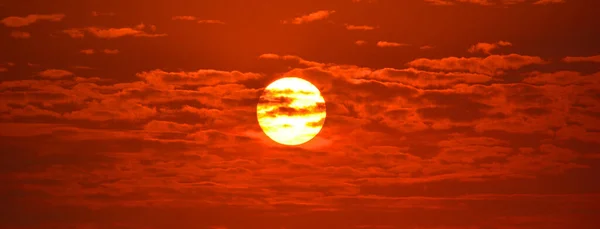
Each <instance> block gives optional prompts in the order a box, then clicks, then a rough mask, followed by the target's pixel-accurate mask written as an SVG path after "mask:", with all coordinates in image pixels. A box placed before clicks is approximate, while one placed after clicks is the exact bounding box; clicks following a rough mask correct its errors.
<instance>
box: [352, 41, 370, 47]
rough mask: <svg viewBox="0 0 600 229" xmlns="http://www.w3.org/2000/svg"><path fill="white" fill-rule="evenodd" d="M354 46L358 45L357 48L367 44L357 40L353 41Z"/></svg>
mask: <svg viewBox="0 0 600 229" xmlns="http://www.w3.org/2000/svg"><path fill="white" fill-rule="evenodd" d="M354 44H356V45H359V46H360V45H365V44H367V42H366V41H364V40H357V41H355V42H354Z"/></svg>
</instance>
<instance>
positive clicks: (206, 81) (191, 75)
mask: <svg viewBox="0 0 600 229" xmlns="http://www.w3.org/2000/svg"><path fill="white" fill-rule="evenodd" d="M137 77H139V78H141V79H143V80H144V81H146V82H148V83H149V84H152V85H155V86H157V87H160V88H163V87H164V88H179V87H190V86H192V87H193V86H195V87H199V86H208V85H218V84H223V83H234V82H237V81H242V80H249V79H256V78H259V77H260V74H256V73H243V72H239V71H232V72H228V71H218V70H210V69H208V70H199V71H196V72H166V71H163V70H152V71H146V72H141V73H138V74H137Z"/></svg>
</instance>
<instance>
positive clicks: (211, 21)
mask: <svg viewBox="0 0 600 229" xmlns="http://www.w3.org/2000/svg"><path fill="white" fill-rule="evenodd" d="M171 20H178V21H196V22H197V23H199V24H225V22H223V21H221V20H215V19H199V18H198V17H196V16H173V17H172V18H171Z"/></svg>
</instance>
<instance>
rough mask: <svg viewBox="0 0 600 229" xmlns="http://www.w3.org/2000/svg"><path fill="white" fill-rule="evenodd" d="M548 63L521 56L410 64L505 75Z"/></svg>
mask: <svg viewBox="0 0 600 229" xmlns="http://www.w3.org/2000/svg"><path fill="white" fill-rule="evenodd" d="M545 63H546V61H544V60H542V58H540V57H537V56H525V55H519V54H509V55H490V56H487V57H485V58H479V57H446V58H442V59H426V58H420V59H416V60H413V61H411V62H409V63H408V65H409V66H411V67H415V68H427V69H433V70H442V71H467V72H472V73H482V74H488V75H499V74H503V73H504V71H505V70H515V69H519V68H521V67H524V66H528V65H534V64H545Z"/></svg>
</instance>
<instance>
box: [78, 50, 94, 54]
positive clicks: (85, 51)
mask: <svg viewBox="0 0 600 229" xmlns="http://www.w3.org/2000/svg"><path fill="white" fill-rule="evenodd" d="M79 52H81V53H83V54H86V55H92V54H94V53H95V51H94V50H93V49H83V50H81V51H79Z"/></svg>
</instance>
